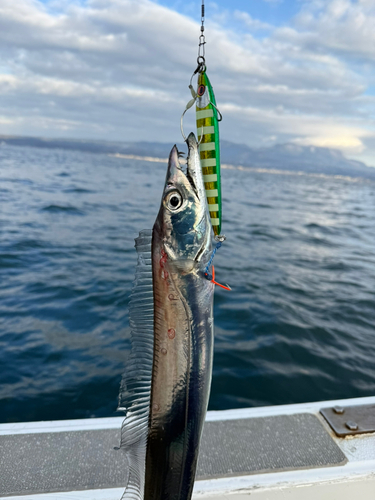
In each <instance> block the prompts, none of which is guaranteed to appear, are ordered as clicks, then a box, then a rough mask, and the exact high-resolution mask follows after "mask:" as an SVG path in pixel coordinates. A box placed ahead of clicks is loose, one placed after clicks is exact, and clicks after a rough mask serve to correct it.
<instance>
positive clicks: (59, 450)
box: [0, 398, 375, 500]
mask: <svg viewBox="0 0 375 500" xmlns="http://www.w3.org/2000/svg"><path fill="white" fill-rule="evenodd" d="M363 404H375V398H361V399H356V400H344V401H333V402H323V403H322V402H320V403H312V404H301V405H288V406H278V407H264V408H249V409H242V410H228V411H221V412H209V413H208V414H207V419H206V423H205V427H204V432H203V438H202V444H201V451H200V456H199V463H198V471H197V481H196V483H195V487H194V496H195V497H196V498H198V497H205V498H216V499H219V498H224V495H227V494H229V493H231V495H235V497H236V499H237V498H239V499H240V498H241V499H242V498H248V497H249V495H251V497H252V498H254V497H255V498H259V499H261V498H262V499H263V498H264V499H270V500H271V499H273V498H275V499H278V498H290V499H292V498H293V499H294V498H296V499H297V498H299V499H300V498H301V494H302V493H301V492H302V490H301V489H300V488H304V493H303V496H304V500H308V498H310V497H309V496H308V495H309V494H313V495H314V496H311V498H314V499H315V498H319V500H323V499H325V498H327V499H328V498H330V500H332V488H333V487H334V488H335V490H334V492H335V494H337V492H339V491H340V490H341V488H343V491H342V494H341V493H340V494H341V498H343V499H345V498H346V496H345V495H349V494H350V495H353V494H354V492H353V491H357V494H358V491H359V490H358V488H359V486H360V488H361V489H360V492H361V498H362V499H363V500H367V499H368V500H370V499H371V500H374V499H375V433H369V434H359V435H357V436H350V437H347V438H338V437H337V436H336V435H335V434H334V432H333V431H332V430H331V429H330V427H329V425H328V424H327V422H326V421H325V419H324V418H323V417H322V415H321V414H320V413H319V410H320V409H321V408H325V407H329V406H335V405H342V406H346V405H363ZM122 420H123V419H122V418H121V417H120V418H101V419H85V420H70V421H55V422H34V423H19V424H3V425H0V499H2V498H7V499H8V500H9V499H11V500H36V499H40V500H63V499H64V500H68V499H69V500H86V499H90V500H119V499H120V498H121V495H122V492H123V490H124V487H125V484H126V480H127V465H126V458H125V456H124V453H123V452H122V451H121V450H116V449H115V448H116V447H117V446H118V445H119V439H120V427H121V423H122ZM297 487H298V490H296V488H297ZM352 488H354V490H353V491H352ZM366 488H367V489H368V493H366ZM284 494H285V495H286V494H287V497H285V496H284ZM293 495H297V496H293ZM317 495H318V496H317ZM325 495H327V496H325ZM366 495H367V496H366ZM337 498H338V496H337ZM348 498H349V497H348Z"/></svg>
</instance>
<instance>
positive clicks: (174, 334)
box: [168, 328, 176, 339]
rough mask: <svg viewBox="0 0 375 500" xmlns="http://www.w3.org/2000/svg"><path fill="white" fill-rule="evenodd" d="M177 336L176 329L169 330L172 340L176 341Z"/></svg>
mask: <svg viewBox="0 0 375 500" xmlns="http://www.w3.org/2000/svg"><path fill="white" fill-rule="evenodd" d="M175 336H176V330H175V329H174V328H169V330H168V337H169V338H170V339H174V338H175Z"/></svg>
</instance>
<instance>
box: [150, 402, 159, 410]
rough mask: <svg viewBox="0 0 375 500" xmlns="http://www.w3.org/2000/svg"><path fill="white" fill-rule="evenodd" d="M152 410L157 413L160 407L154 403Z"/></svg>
mask: <svg viewBox="0 0 375 500" xmlns="http://www.w3.org/2000/svg"><path fill="white" fill-rule="evenodd" d="M152 409H153V410H155V411H158V410H160V406H159V405H158V404H157V403H154V404H153V405H152Z"/></svg>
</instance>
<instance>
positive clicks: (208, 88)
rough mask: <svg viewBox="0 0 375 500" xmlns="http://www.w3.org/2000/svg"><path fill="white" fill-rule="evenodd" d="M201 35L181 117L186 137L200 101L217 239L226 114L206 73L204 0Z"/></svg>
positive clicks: (201, 148)
mask: <svg viewBox="0 0 375 500" xmlns="http://www.w3.org/2000/svg"><path fill="white" fill-rule="evenodd" d="M201 21H202V23H201V34H200V37H199V48H198V59H197V62H198V66H197V69H196V70H195V71H194V73H193V75H192V77H191V78H190V85H189V89H190V92H191V95H192V99H191V100H190V101H189V102H188V103H187V105H186V108H185V111H184V112H183V114H182V116H181V132H182V136H183V138H184V140H185V141H186V137H185V134H184V131H183V126H182V122H183V118H184V115H185V113H186V111H187V110H188V109H189V108H191V107H192V106H193V104H194V103H195V104H196V122H197V136H198V141H199V156H200V161H201V166H202V173H203V179H204V186H205V191H206V197H207V202H208V209H209V212H210V217H211V224H212V228H213V230H214V233H215V237H216V238H215V239H216V240H218V237H219V236H220V231H221V220H222V211H221V182H220V142H219V122H220V121H221V120H222V115H221V113H220V111H219V110H218V109H217V107H216V100H215V94H214V91H213V88H212V85H211V83H210V80H209V79H208V76H207V73H206V62H205V57H204V56H205V44H206V40H205V36H204V0H202V16H201ZM197 73H198V85H197V91H195V90H194V88H193V85H192V80H193V77H194V76H195V75H196V74H197Z"/></svg>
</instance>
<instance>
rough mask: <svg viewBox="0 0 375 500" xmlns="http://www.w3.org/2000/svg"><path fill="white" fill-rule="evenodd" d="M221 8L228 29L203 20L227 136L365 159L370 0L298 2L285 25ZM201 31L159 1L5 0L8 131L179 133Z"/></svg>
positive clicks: (0, 122) (0, 72) (0, 33)
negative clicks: (326, 149) (335, 150)
mask: <svg viewBox="0 0 375 500" xmlns="http://www.w3.org/2000/svg"><path fill="white" fill-rule="evenodd" d="M218 14H219V13H218ZM225 16H226V20H225V27H223V26H222V25H220V16H217V17H216V20H215V22H211V24H210V23H209V22H207V23H206V35H207V45H206V57H207V70H208V73H209V76H210V78H211V81H212V83H213V85H214V88H215V93H216V97H217V101H218V105H219V108H220V109H221V110H222V112H223V114H224V120H223V122H222V127H221V135H222V137H223V138H225V139H227V140H233V141H235V142H244V143H247V144H249V145H251V146H255V145H259V144H268V143H270V144H271V143H275V142H284V141H294V142H296V143H300V144H313V145H324V144H326V145H329V146H332V147H338V148H340V149H341V150H343V151H346V152H350V153H351V154H357V155H358V154H359V152H360V151H361V150H364V149H367V150H368V148H370V147H373V144H374V141H372V140H371V137H374V136H375V134H374V133H373V123H372V118H371V114H372V110H373V107H374V98H373V96H371V95H367V94H366V92H367V88H368V83H369V80H368V73H367V72H366V71H367V70H366V63H363V62H362V61H365V60H366V61H369V60H371V58H372V57H373V55H374V54H373V52H374V51H375V49H373V47H374V46H375V45H374V44H371V43H369V42H368V41H367V46H366V47H365V41H364V39H363V38H364V37H363V34H362V33H361V30H362V29H366V30H368V31H370V26H371V23H374V22H375V12H374V7H372V2H369V1H364V0H363V1H359V2H357V3H355V4H354V3H353V2H349V1H346V0H328V1H325V2H321V1H318V0H311V1H309V2H302V3H301V11H300V13H299V15H298V16H297V17H296V18H295V19H294V20H292V21H290V23H289V25H287V26H284V27H282V28H277V27H273V26H272V25H271V24H268V23H265V22H263V21H260V20H258V19H256V18H255V17H254V16H251V15H250V14H249V13H248V12H240V11H235V12H229V11H225ZM363 16H365V18H364V17H363ZM231 19H232V20H233V22H239V21H240V22H241V23H243V26H244V27H245V28H246V29H245V31H244V30H241V31H238V30H236V29H235V27H234V24H233V27H231ZM344 28H345V30H347V31H344ZM259 30H263V33H262V37H260V38H259V37H257V36H256V34H257V32H258V31H259ZM198 36H199V23H198V22H195V21H193V20H192V19H190V18H189V17H186V16H184V15H182V14H179V13H178V12H175V11H173V10H171V9H168V8H166V7H163V6H162V5H159V4H157V3H155V2H152V1H151V0H138V1H134V0H87V1H85V2H79V1H76V2H72V1H69V0H58V1H57V0H56V1H54V2H49V3H42V2H40V1H38V0H17V2H14V0H0V57H1V60H2V65H1V67H0V92H1V94H2V97H3V98H2V100H1V103H0V132H1V133H13V134H15V133H22V134H28V135H49V136H65V137H83V138H89V137H93V138H101V139H109V140H141V139H148V140H160V141H163V142H169V141H171V142H174V141H176V140H179V139H180V137H179V120H180V116H181V113H182V111H183V109H184V108H185V104H186V102H187V101H188V100H189V99H190V92H189V90H188V84H189V80H190V76H191V74H192V72H193V70H194V69H195V65H196V57H197V41H198ZM374 36H375V35H373V34H372V33H371V37H374ZM371 39H372V38H370V40H371ZM188 127H192V128H193V127H194V113H193V112H192V111H191V113H190V115H189V113H187V121H186V124H185V130H187V129H188ZM367 152H368V151H367Z"/></svg>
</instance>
